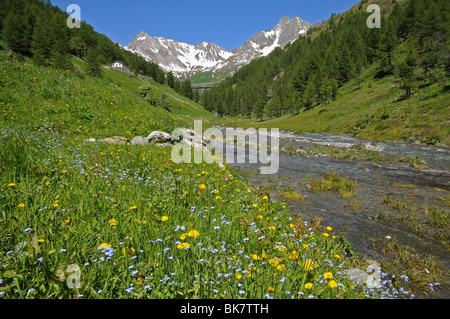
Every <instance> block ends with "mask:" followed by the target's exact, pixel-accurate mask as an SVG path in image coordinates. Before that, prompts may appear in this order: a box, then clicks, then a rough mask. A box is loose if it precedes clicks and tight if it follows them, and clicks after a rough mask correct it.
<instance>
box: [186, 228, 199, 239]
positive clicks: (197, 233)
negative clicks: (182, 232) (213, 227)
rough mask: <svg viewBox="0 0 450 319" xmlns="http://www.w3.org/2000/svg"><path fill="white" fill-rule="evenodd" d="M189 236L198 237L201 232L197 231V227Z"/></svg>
mask: <svg viewBox="0 0 450 319" xmlns="http://www.w3.org/2000/svg"><path fill="white" fill-rule="evenodd" d="M188 236H189V237H194V238H197V237H198V236H200V233H199V232H198V231H196V230H195V229H193V230H191V231H190V232H189V233H188Z"/></svg>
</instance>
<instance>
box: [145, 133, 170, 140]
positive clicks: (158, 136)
mask: <svg viewBox="0 0 450 319" xmlns="http://www.w3.org/2000/svg"><path fill="white" fill-rule="evenodd" d="M147 139H148V140H149V142H156V143H166V142H170V141H171V140H172V137H171V136H170V134H169V133H166V132H161V131H154V132H152V133H151V134H150V135H149V136H148V137H147Z"/></svg>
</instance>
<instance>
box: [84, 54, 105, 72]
mask: <svg viewBox="0 0 450 319" xmlns="http://www.w3.org/2000/svg"><path fill="white" fill-rule="evenodd" d="M86 73H87V74H89V76H92V77H101V76H102V75H103V70H102V67H101V65H100V62H99V61H98V59H97V53H96V51H95V49H94V48H93V47H90V48H89V49H88V52H87V56H86Z"/></svg>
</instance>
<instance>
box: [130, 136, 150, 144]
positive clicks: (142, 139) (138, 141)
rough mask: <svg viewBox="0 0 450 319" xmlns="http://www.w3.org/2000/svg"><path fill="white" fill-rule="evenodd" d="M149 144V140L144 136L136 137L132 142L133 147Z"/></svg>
mask: <svg viewBox="0 0 450 319" xmlns="http://www.w3.org/2000/svg"><path fill="white" fill-rule="evenodd" d="M148 143H149V139H148V138H146V137H142V136H136V137H134V138H133V139H132V140H131V145H147V144H148Z"/></svg>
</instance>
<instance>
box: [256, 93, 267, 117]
mask: <svg viewBox="0 0 450 319" xmlns="http://www.w3.org/2000/svg"><path fill="white" fill-rule="evenodd" d="M265 106H266V100H265V99H263V98H260V99H258V101H257V102H256V104H255V107H254V108H253V117H254V118H256V119H257V120H260V121H261V120H262V118H263V115H264V107H265Z"/></svg>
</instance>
